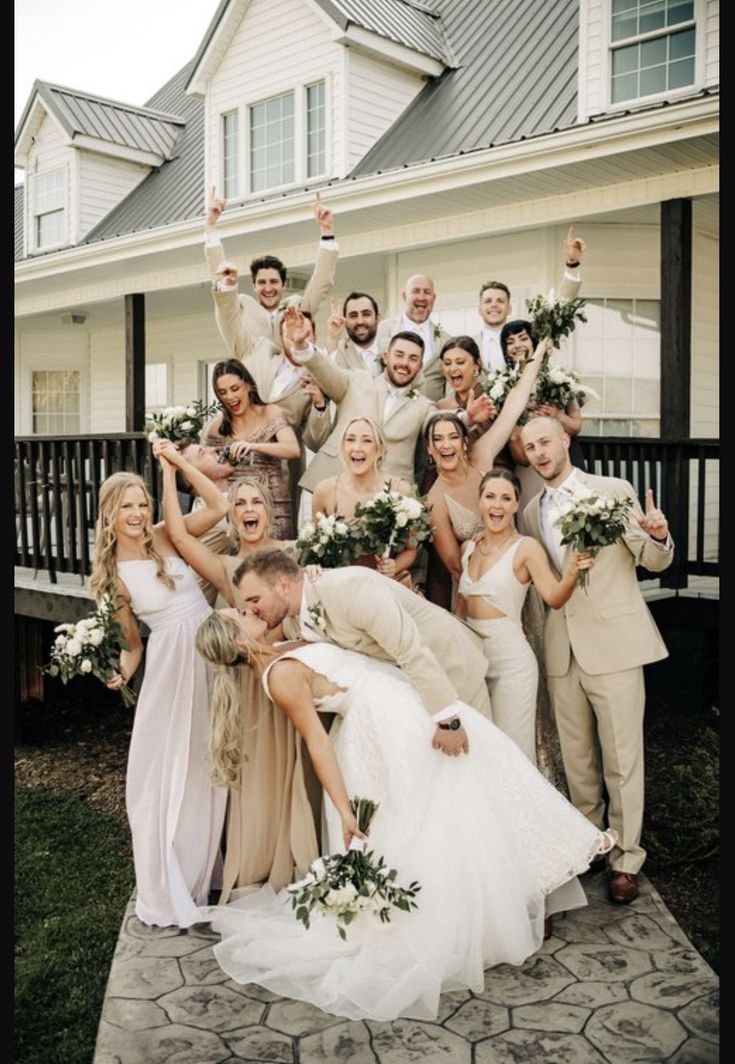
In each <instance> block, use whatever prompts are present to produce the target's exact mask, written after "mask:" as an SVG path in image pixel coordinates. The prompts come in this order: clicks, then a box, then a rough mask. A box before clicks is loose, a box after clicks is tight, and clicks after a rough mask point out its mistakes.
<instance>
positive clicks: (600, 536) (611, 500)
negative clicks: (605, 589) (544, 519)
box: [551, 488, 633, 594]
mask: <svg viewBox="0 0 735 1064" xmlns="http://www.w3.org/2000/svg"><path fill="white" fill-rule="evenodd" d="M564 493H565V494H566V495H568V496H569V498H570V499H571V500H572V505H571V506H570V507H569V509H567V510H565V511H564V512H563V513H557V514H556V516H554V515H553V513H552V516H551V519H552V521H554V523H555V524H558V525H559V529H560V531H561V534H562V539H561V541H562V544H567V543H568V544H570V545H571V547H572V550H574V551H583V550H588V551H589V552H590V554H592V556H593V557H594V555H595V554H597V553H599V551H600V550H602V548H603V547H609V546H610V545H611V544H613V543H617V542H618V540H619V539H622V537H623V536H624V535H625V532H626V529H627V527H628V521H629V518H630V514H631V511H632V509H633V503H632V502H631V500H630V499H616V498H615V496H614V495H608V496H606V497H603V496H601V495H596V494H595V493H594V492H591V491H586V490H585V489H579V488H577V489H574V490H572V489H564ZM589 579H590V574H589V570H587V569H584V570H582V571H581V572H580V573H579V574H578V576H577V585H578V587H582V588H584V591H585V594H588V592H587V588H588V585H589Z"/></svg>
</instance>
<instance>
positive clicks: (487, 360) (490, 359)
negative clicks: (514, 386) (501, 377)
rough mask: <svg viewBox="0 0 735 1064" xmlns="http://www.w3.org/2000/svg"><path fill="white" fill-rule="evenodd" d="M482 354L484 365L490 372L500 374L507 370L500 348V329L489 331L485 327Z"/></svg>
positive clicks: (481, 346) (481, 347)
mask: <svg viewBox="0 0 735 1064" xmlns="http://www.w3.org/2000/svg"><path fill="white" fill-rule="evenodd" d="M480 354H481V356H482V364H483V366H484V368H485V369H486V370H488V372H490V373H498V372H500V370H503V369H505V359H504V358H503V351H502V348H501V346H500V329H497V330H496V329H488V327H487V326H483V330H482V343H481V345H480Z"/></svg>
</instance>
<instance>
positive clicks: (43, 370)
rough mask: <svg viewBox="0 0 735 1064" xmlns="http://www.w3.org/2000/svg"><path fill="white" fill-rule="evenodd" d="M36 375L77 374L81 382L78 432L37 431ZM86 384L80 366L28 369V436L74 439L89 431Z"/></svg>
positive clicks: (33, 366)
mask: <svg viewBox="0 0 735 1064" xmlns="http://www.w3.org/2000/svg"><path fill="white" fill-rule="evenodd" d="M36 373H76V374H77V377H78V382H79V387H78V389H77V397H78V404H79V415H78V416H79V428H78V429H77V430H76V431H72V432H48V431H46V432H39V431H37V430H36V428H35V426H34V419H35V416H36V413H35V411H34V409H33V396H34V388H33V377H34V375H35V374H36ZM85 384H86V381H85V372H84V368H83V367H82V366H80V365H76V366H73V365H68V364H66V365H60V364H53V365H31V366H29V367H28V434H29V435H31V436H55V437H64V436H70V437H72V438H74V437H75V436H80V435H82V434H83V433H84V432H86V431H87V426H86V424H85V422H86V417H85V402H84V398H85ZM62 416H63V415H62Z"/></svg>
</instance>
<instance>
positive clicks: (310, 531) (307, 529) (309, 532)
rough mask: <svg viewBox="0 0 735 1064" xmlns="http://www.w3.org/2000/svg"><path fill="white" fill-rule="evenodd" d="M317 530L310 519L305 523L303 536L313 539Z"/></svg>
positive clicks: (302, 530)
mask: <svg viewBox="0 0 735 1064" xmlns="http://www.w3.org/2000/svg"><path fill="white" fill-rule="evenodd" d="M315 531H316V529H315V528H314V526H313V524H312V523H311V521H308V522H307V523H306V524H305V525H304V527H303V528H302V529H301V537H302V538H303V539H311V537H312V536H313V535H314V532H315Z"/></svg>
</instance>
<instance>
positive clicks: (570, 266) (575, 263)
mask: <svg viewBox="0 0 735 1064" xmlns="http://www.w3.org/2000/svg"><path fill="white" fill-rule="evenodd" d="M565 265H566V266H568V267H569V269H570V270H573V269H574V268H575V266H579V259H577V261H576V262H567V263H565Z"/></svg>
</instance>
